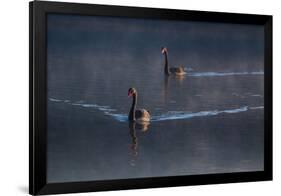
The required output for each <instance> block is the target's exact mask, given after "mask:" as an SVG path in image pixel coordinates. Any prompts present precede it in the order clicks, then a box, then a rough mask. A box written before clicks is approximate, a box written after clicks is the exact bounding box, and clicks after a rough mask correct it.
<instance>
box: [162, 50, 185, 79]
mask: <svg viewBox="0 0 281 196" xmlns="http://www.w3.org/2000/svg"><path fill="white" fill-rule="evenodd" d="M161 52H162V54H163V55H164V56H165V74H166V75H171V74H172V75H177V76H179V75H184V74H186V72H185V71H184V67H183V66H179V67H171V68H170V67H169V63H168V49H167V48H166V47H162V48H161Z"/></svg>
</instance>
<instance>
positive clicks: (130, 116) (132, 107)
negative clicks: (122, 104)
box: [129, 93, 138, 121]
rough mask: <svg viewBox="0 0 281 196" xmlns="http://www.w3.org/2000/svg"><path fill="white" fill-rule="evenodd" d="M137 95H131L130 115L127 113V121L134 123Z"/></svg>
mask: <svg viewBox="0 0 281 196" xmlns="http://www.w3.org/2000/svg"><path fill="white" fill-rule="evenodd" d="M137 97H138V96H137V93H135V94H133V102H132V106H131V109H130V113H129V121H135V120H136V117H135V110H136V105H137Z"/></svg>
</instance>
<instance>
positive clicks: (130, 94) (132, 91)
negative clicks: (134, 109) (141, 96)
mask: <svg viewBox="0 0 281 196" xmlns="http://www.w3.org/2000/svg"><path fill="white" fill-rule="evenodd" d="M136 93H137V90H136V89H135V88H129V90H128V97H131V96H133V95H135V94H136Z"/></svg>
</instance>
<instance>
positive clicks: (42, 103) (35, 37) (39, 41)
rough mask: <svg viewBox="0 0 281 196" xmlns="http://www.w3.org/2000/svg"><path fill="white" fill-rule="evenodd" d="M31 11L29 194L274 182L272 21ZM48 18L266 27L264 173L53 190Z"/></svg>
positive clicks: (163, 12)
mask: <svg viewBox="0 0 281 196" xmlns="http://www.w3.org/2000/svg"><path fill="white" fill-rule="evenodd" d="M29 10H30V11H29V26H30V27H29V28H30V32H29V40H30V41H29V46H30V48H29V54H30V56H29V59H30V63H29V65H30V67H29V75H30V77H29V79H30V82H29V84H30V86H29V88H30V90H29V91H30V92H29V93H30V94H29V96H30V98H29V126H30V128H29V150H30V151H29V156H30V158H29V193H30V194H32V195H37V194H57V193H78V192H91V191H108V190H122V189H139V188H154V187H171V186H186V185H203V184H216V183H233V182H250V181H265V180H272V16H270V15H252V14H234V13H219V12H206V11H186V10H172V9H156V8H137V7H124V6H108V5H92V4H77V3H62V2H44V1H33V2H30V4H29ZM48 13H61V14H63V13H65V14H79V15H98V16H119V17H120V16H121V17H136V18H157V19H168V20H187V21H207V22H223V23H239V24H261V25H263V26H264V32H265V37H264V40H265V48H264V57H265V58H264V90H265V95H264V98H265V99H264V100H265V103H264V112H265V113H264V130H265V132H264V171H257V172H239V173H224V174H204V175H189V176H172V177H171V176H169V177H168V176H167V177H153V178H140V179H120V180H105V181H89V182H71V183H51V184H48V183H47V182H46V161H47V155H46V146H47V144H48V141H47V137H46V132H47V123H46V121H47V119H46V118H47V115H46V112H47V108H46V102H47V98H46V90H47V88H46V87H47V85H46V83H47V77H46V74H47V71H46V66H47V65H46V52H47V51H46V15H47V14H48Z"/></svg>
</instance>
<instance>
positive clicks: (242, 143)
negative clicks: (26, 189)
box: [47, 14, 264, 182]
mask: <svg viewBox="0 0 281 196" xmlns="http://www.w3.org/2000/svg"><path fill="white" fill-rule="evenodd" d="M47 45H48V58H47V62H48V70H47V71H48V141H49V143H48V162H47V170H48V172H47V178H48V179H47V180H48V181H49V182H72V181H90V180H105V179H125V178H141V177H157V176H176V175H194V174H209V173H229V172H241V171H260V170H263V160H264V159H263V158H264V157H263V156H264V155H263V136H264V129H263V119H264V108H263V105H264V86H263V80H264V72H263V28H262V26H258V25H239V24H223V23H203V22H181V21H163V20H162V21H160V20H148V19H146V20H143V19H131V18H111V17H93V16H74V15H55V14H51V15H48V40H47ZM161 46H166V47H168V51H169V54H168V55H169V62H170V63H171V65H173V66H178V65H183V66H185V69H186V72H187V74H186V75H185V76H182V77H175V76H170V77H166V76H164V59H163V56H162V54H161V51H160V48H161ZM130 87H135V88H136V89H137V91H138V95H139V96H138V107H140V108H146V109H148V110H149V111H150V113H151V116H152V119H151V122H150V123H149V124H145V125H140V124H135V123H129V122H128V121H127V114H128V111H129V109H130V105H131V101H132V100H131V99H130V98H128V97H127V90H128V89H129V88H130Z"/></svg>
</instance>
